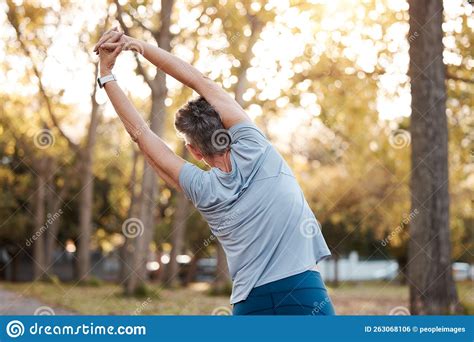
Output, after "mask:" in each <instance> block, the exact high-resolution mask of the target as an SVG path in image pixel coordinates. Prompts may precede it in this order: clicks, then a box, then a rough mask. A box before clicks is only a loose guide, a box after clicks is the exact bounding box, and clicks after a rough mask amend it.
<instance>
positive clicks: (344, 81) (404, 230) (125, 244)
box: [0, 0, 474, 315]
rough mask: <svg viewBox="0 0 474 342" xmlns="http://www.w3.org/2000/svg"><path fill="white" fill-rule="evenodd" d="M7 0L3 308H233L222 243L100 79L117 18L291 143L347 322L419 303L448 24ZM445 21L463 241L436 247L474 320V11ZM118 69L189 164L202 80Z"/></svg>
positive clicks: (375, 16)
mask: <svg viewBox="0 0 474 342" xmlns="http://www.w3.org/2000/svg"><path fill="white" fill-rule="evenodd" d="M0 8H1V10H0V24H1V28H2V29H1V31H0V35H1V40H0V70H1V72H0V111H1V115H0V134H1V139H0V187H1V192H0V313H1V314H12V313H22V314H33V313H35V314H54V313H56V314H58V313H64V314H68V313H71V314H73V313H80V314H228V313H229V312H230V306H229V304H228V303H229V301H228V298H229V294H230V290H231V283H230V280H229V278H228V277H229V276H228V272H227V266H226V260H225V256H224V254H223V252H222V249H221V248H220V247H219V246H218V244H217V241H216V238H215V237H214V236H212V235H210V231H209V229H208V227H207V224H206V222H205V221H204V220H203V219H202V218H201V216H200V214H199V213H198V212H197V211H196V210H195V209H194V208H193V207H192V205H191V204H190V203H189V202H188V201H187V200H186V199H185V198H184V197H183V195H182V194H180V193H178V192H176V191H175V190H173V189H171V188H169V187H168V186H167V185H166V184H164V182H163V181H162V180H160V179H158V177H156V176H155V175H154V174H153V172H152V170H151V169H150V168H149V167H148V165H147V164H146V161H145V160H144V158H143V156H142V155H141V154H140V153H139V151H138V150H137V148H136V147H135V146H134V144H133V143H132V142H131V141H130V139H129V137H128V135H127V134H126V131H125V130H124V128H123V127H122V125H121V123H120V121H119V120H118V119H117V117H116V116H115V113H114V111H113V109H112V107H111V105H110V103H109V102H108V100H107V97H106V94H105V92H104V91H103V90H101V89H99V88H98V87H97V86H96V82H95V80H96V76H97V58H96V56H95V55H94V54H93V53H92V48H93V46H94V44H95V42H96V41H97V40H98V38H99V37H100V36H101V34H102V33H103V32H104V31H105V30H107V29H109V28H111V27H112V26H117V27H119V28H121V29H122V30H123V31H125V33H126V34H128V35H131V36H133V37H136V38H140V39H143V40H146V41H148V42H151V43H154V44H158V45H159V46H160V47H162V48H163V49H166V50H169V51H172V53H174V54H176V55H178V56H179V57H181V58H182V59H184V60H186V61H188V62H190V63H192V64H193V65H195V66H196V67H197V68H198V69H199V70H200V71H202V72H203V73H205V74H206V75H208V76H209V77H210V78H211V79H214V80H216V81H218V82H220V83H221V84H222V85H223V87H224V88H225V89H226V90H228V91H229V92H230V93H231V94H232V95H233V96H235V98H236V100H237V101H238V102H239V103H240V104H241V105H242V106H243V107H244V108H245V109H246V111H247V112H248V113H249V114H250V116H251V117H252V118H253V119H254V120H255V121H256V123H257V124H258V126H259V127H260V128H261V129H262V130H263V131H264V132H265V133H266V134H267V136H268V137H269V138H270V139H271V141H272V142H273V143H274V144H275V145H276V146H277V148H278V149H279V151H280V152H281V153H282V154H283V155H284V157H285V159H286V160H287V161H288V163H289V164H290V165H291V167H292V168H293V170H294V173H295V175H296V176H297V178H298V180H299V182H300V184H301V186H302V188H303V190H304V193H305V195H306V198H307V200H308V202H309V204H310V206H311V208H312V209H313V211H314V212H315V214H316V216H317V217H318V220H319V221H320V223H321V225H322V230H323V233H324V235H325V237H326V240H327V242H328V244H329V245H330V248H331V251H332V253H333V256H332V258H331V259H328V260H325V261H323V262H322V263H321V264H320V270H321V273H322V274H323V276H324V279H325V281H326V282H327V284H328V287H329V291H330V295H331V297H332V299H333V301H334V304H335V307H336V311H337V312H338V313H339V314H352V315H360V314H382V315H387V314H409V313H410V294H409V293H410V288H413V287H416V280H414V279H412V280H411V278H410V274H409V273H408V272H407V269H408V268H407V264H408V260H409V251H408V249H409V245H410V244H409V239H410V234H409V229H411V227H410V223H411V222H412V221H413V220H415V219H416V217H417V215H418V214H419V211H418V209H417V208H416V206H413V204H412V203H411V200H410V179H411V178H410V177H411V171H410V170H411V168H412V167H413V166H412V165H411V161H410V156H411V149H412V144H413V143H414V141H412V139H411V134H410V115H411V113H412V112H413V110H412V105H411V98H412V94H411V91H410V89H411V88H410V78H409V76H408V75H409V63H410V53H413V52H414V50H412V51H409V47H410V44H412V45H413V46H415V44H417V43H418V42H417V40H419V39H421V38H420V35H421V36H423V34H425V33H424V32H422V31H423V30H424V29H425V28H426V29H427V31H430V30H429V29H428V27H429V25H431V22H430V18H428V20H426V22H425V23H424V24H423V25H422V26H421V30H413V29H412V30H410V24H409V13H408V11H409V5H408V3H407V1H405V0H359V1H357V0H336V1H326V0H319V1H318V0H314V1H287V0H284V1H281V0H278V1H277V0H269V1H263V0H204V1H199V0H189V1H188V0H187V1H182V0H175V1H173V0H162V1H157V0H133V1H126V0H120V1H92V0H86V1H63V0H44V1H43V0H24V1H23V0H15V1H13V0H0ZM420 12H421V11H420ZM422 14H423V13H420V15H422ZM434 24H436V23H434ZM440 27H441V28H442V32H443V35H444V36H443V37H442V44H443V46H444V51H443V52H442V61H443V63H442V67H443V68H445V70H442V71H443V74H444V75H445V76H446V82H445V89H444V90H443V91H445V95H446V96H445V104H446V110H445V113H446V118H447V132H446V134H447V136H449V143H448V151H449V153H448V156H447V163H448V165H449V199H448V200H449V203H450V216H449V222H448V223H447V225H446V227H447V229H448V230H449V234H448V236H449V238H448V239H443V240H441V241H440V242H439V243H440V245H435V246H430V248H432V250H433V251H434V252H435V253H437V251H440V253H441V251H442V250H444V249H443V248H442V247H440V246H447V250H448V254H443V255H444V256H446V257H447V258H448V259H449V260H450V261H448V263H449V268H447V269H446V271H448V273H449V274H450V277H451V275H452V279H454V284H451V283H449V281H450V280H449V279H450V278H449V277H448V280H446V283H443V282H441V283H439V284H441V287H444V286H445V285H446V284H448V285H447V286H450V291H451V290H452V291H451V292H453V291H454V293H457V295H456V300H455V303H454V302H453V303H454V304H453V305H455V306H457V307H458V309H457V312H458V313H467V314H473V313H474V286H473V284H474V283H473V279H474V266H473V265H474V243H473V242H474V241H473V239H474V228H473V227H474V226H473V206H472V204H473V202H472V199H473V185H474V175H473V169H474V159H473V156H474V155H473V153H472V151H473V145H472V138H473V126H474V116H473V115H472V111H473V108H474V96H473V93H474V86H473V84H474V77H473V73H472V69H473V68H474V57H473V51H474V47H473V46H474V16H473V7H472V5H471V4H469V3H468V2H467V1H464V0H449V1H445V2H444V19H443V23H442V25H441V24H440ZM427 42H428V43H427V44H425V45H424V46H422V47H418V48H422V49H428V48H430V46H431V45H434V43H433V41H430V40H427ZM430 64H431V63H428V64H427V68H428V67H429V66H430ZM420 69H421V70H422V71H421V72H423V70H424V68H420ZM114 73H115V74H116V76H117V78H118V80H119V83H120V85H121V86H122V87H123V88H124V90H125V91H126V93H127V94H128V95H129V97H130V98H131V99H132V100H133V102H134V103H135V105H136V106H137V108H138V109H139V110H140V111H141V113H142V114H143V115H144V117H146V119H147V120H148V122H149V124H150V125H151V127H152V129H153V130H154V131H155V132H158V133H159V134H160V135H161V136H163V137H164V138H165V140H166V141H167V142H168V143H169V144H170V146H171V147H172V148H173V149H174V150H175V151H176V152H177V153H178V154H180V155H181V156H183V157H184V158H187V159H188V160H191V159H190V157H189V156H188V155H187V154H186V150H185V149H184V145H183V141H182V140H180V139H179V137H178V136H177V135H176V132H175V130H174V127H173V118H174V113H175V112H176V111H177V109H178V108H179V107H180V106H182V105H183V104H184V103H185V102H186V101H187V100H188V99H189V98H190V97H192V96H193V94H192V91H191V90H190V89H188V88H186V87H183V86H182V85H181V84H179V83H178V82H177V81H175V80H174V79H171V78H169V77H165V76H164V75H163V74H162V73H161V72H158V73H157V72H156V69H155V68H154V67H153V66H152V65H150V64H149V63H148V62H147V61H146V60H144V59H143V58H142V56H140V55H137V54H134V53H132V52H124V53H123V54H122V55H121V56H120V57H119V59H118V62H117V64H116V66H115V68H114ZM443 94H444V93H443ZM441 102H442V104H440V106H441V107H440V108H441V109H443V107H442V106H444V102H443V101H441ZM429 120H431V119H428V121H429ZM191 161H192V160H191ZM194 162H195V161H194ZM441 162H442V161H441ZM201 166H202V167H204V165H201ZM412 185H413V184H412ZM412 190H413V189H412ZM412 195H413V193H412ZM430 197H431V196H430ZM445 197H446V196H445ZM420 210H421V209H420ZM434 225H435V226H436V225H437V222H434ZM410 248H412V247H410ZM420 249H421V250H424V247H423V246H420ZM443 253H444V252H443ZM428 262H429V260H428ZM422 271H424V270H420V272H422ZM451 287H452V289H451ZM433 296H442V294H441V292H438V293H437V294H434V295H433ZM430 298H431V297H430ZM430 300H431V299H430ZM412 308H413V306H412ZM454 311H456V310H454Z"/></svg>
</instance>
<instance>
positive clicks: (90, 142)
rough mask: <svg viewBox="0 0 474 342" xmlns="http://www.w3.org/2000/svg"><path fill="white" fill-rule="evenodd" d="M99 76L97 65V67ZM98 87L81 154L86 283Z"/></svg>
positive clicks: (81, 272) (81, 257) (81, 274)
mask: <svg viewBox="0 0 474 342" xmlns="http://www.w3.org/2000/svg"><path fill="white" fill-rule="evenodd" d="M96 75H97V65H96ZM95 92H96V86H94V90H93V92H92V96H91V105H92V109H91V121H90V123H89V130H88V134H87V141H86V146H85V148H84V149H83V150H81V151H80V152H79V157H80V166H79V169H80V170H81V174H80V177H81V185H82V189H81V190H80V191H81V193H80V197H79V198H80V204H79V234H80V235H79V246H78V250H77V252H78V253H77V255H78V264H77V266H78V269H77V271H78V272H77V277H78V278H79V279H78V280H79V281H85V280H87V278H88V277H89V272H90V267H91V257H90V239H91V234H92V209H93V202H94V173H93V169H92V167H93V163H94V146H95V141H96V135H97V126H98V125H99V121H100V113H99V105H98V103H97V102H96V100H95Z"/></svg>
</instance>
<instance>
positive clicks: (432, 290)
mask: <svg viewBox="0 0 474 342" xmlns="http://www.w3.org/2000/svg"><path fill="white" fill-rule="evenodd" d="M409 5H410V9H409V15H410V19H409V24H410V31H409V37H414V39H409V42H410V51H409V53H410V66H409V76H410V81H411V95H412V99H411V108H412V113H411V126H410V132H411V140H412V156H411V168H412V169H411V185H410V186H411V207H412V212H413V211H414V210H415V209H417V210H418V211H419V214H418V215H416V216H415V217H414V219H413V221H412V223H411V225H410V242H409V260H408V263H409V264H408V267H409V268H408V269H409V278H408V280H409V283H410V307H411V312H412V313H413V314H449V313H456V312H458V311H459V304H458V298H457V293H456V287H455V284H454V280H453V275H452V267H451V262H452V261H451V245H450V241H451V240H450V230H449V192H448V129H447V120H446V85H445V81H446V75H445V65H444V62H443V49H444V47H443V42H442V39H443V31H442V24H443V1H442V0H410V1H409Z"/></svg>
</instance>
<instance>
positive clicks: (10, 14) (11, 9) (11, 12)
mask: <svg viewBox="0 0 474 342" xmlns="http://www.w3.org/2000/svg"><path fill="white" fill-rule="evenodd" d="M7 3H8V11H7V18H8V21H9V22H10V24H11V25H12V26H13V28H14V30H15V33H16V37H17V39H18V42H19V43H20V46H21V48H22V50H23V52H24V53H25V55H26V56H27V57H28V58H29V59H30V61H31V64H32V69H33V73H34V74H35V76H36V78H37V79H38V89H39V92H40V94H41V96H42V98H43V100H44V102H45V104H46V108H47V110H48V113H49V117H50V118H51V121H52V122H53V124H54V126H56V128H57V129H58V131H59V133H60V134H61V136H62V137H63V138H64V139H66V141H67V143H68V144H69V146H70V147H71V148H73V149H74V150H78V149H79V145H77V144H76V143H74V142H73V141H72V140H71V139H70V138H69V137H68V136H67V135H66V133H64V131H63V130H62V129H61V126H60V124H59V121H58V119H57V117H56V114H55V113H54V111H53V107H52V105H51V100H50V98H49V96H48V95H47V94H46V89H45V88H44V85H43V81H42V80H41V73H40V71H39V69H38V66H37V65H36V63H35V61H34V59H33V58H32V56H31V53H30V51H29V49H28V47H27V46H26V44H25V42H24V40H23V37H22V35H21V31H20V25H19V21H18V17H17V16H16V11H15V4H14V3H13V2H12V1H11V0H8V1H7Z"/></svg>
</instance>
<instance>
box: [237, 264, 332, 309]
mask: <svg viewBox="0 0 474 342" xmlns="http://www.w3.org/2000/svg"><path fill="white" fill-rule="evenodd" d="M233 314H234V315H335V312H334V307H333V305H332V303H331V299H330V298H329V295H328V292H327V290H326V287H325V286H324V282H323V279H322V278H321V275H320V274H319V272H316V271H306V272H303V273H299V274H297V275H294V276H291V277H287V278H283V279H280V280H277V281H274V282H271V283H268V284H265V285H262V286H258V287H255V288H254V289H253V290H252V291H251V292H250V294H249V296H248V297H247V299H246V300H243V301H241V302H238V303H236V304H234V309H233Z"/></svg>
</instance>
